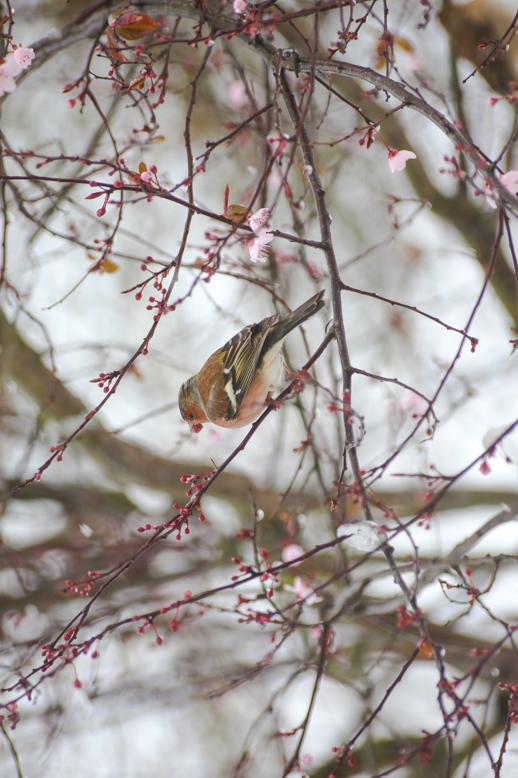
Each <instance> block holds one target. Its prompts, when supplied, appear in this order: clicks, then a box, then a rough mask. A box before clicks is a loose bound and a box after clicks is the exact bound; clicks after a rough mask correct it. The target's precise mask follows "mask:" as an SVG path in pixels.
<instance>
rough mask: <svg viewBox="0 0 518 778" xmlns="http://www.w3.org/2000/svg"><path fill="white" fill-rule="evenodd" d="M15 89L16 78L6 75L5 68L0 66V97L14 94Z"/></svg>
mask: <svg viewBox="0 0 518 778" xmlns="http://www.w3.org/2000/svg"><path fill="white" fill-rule="evenodd" d="M15 89H16V83H15V81H14V77H13V76H10V75H9V74H8V73H5V72H4V70H3V66H2V65H0V97H2V96H3V95H5V94H7V93H8V92H14V90H15Z"/></svg>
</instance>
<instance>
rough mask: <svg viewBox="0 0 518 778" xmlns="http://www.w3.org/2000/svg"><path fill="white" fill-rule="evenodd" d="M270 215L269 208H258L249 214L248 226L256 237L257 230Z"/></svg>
mask: <svg viewBox="0 0 518 778" xmlns="http://www.w3.org/2000/svg"><path fill="white" fill-rule="evenodd" d="M271 214H272V212H271V211H270V209H269V208H259V210H258V211H256V212H255V213H251V214H250V216H249V217H248V224H249V225H250V227H251V228H252V229H253V231H254V232H255V233H256V235H258V234H259V230H260V229H261V228H262V227H264V225H265V224H266V222H267V221H268V219H269V218H270V216H271Z"/></svg>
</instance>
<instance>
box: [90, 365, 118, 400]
mask: <svg viewBox="0 0 518 778" xmlns="http://www.w3.org/2000/svg"><path fill="white" fill-rule="evenodd" d="M119 375H120V370H112V371H111V373H99V375H98V376H97V378H91V379H90V383H91V384H97V386H98V387H99V389H102V390H103V392H104V394H108V392H110V391H111V388H112V383H113V382H114V381H115V379H116V378H118V377H119Z"/></svg>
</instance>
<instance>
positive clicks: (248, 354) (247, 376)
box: [207, 316, 278, 421]
mask: <svg viewBox="0 0 518 778" xmlns="http://www.w3.org/2000/svg"><path fill="white" fill-rule="evenodd" d="M277 320H278V317H277V316H269V317H268V318H266V319H263V321H260V322H258V323H257V324H251V325H249V326H248V327H245V328H244V329H242V330H241V331H240V332H238V333H237V335H234V337H233V338H231V339H230V340H229V341H228V343H226V344H225V345H224V346H223V347H222V348H221V349H219V350H218V351H217V352H216V353H215V354H214V355H213V357H216V355H218V358H219V359H222V365H223V376H222V382H223V384H221V383H220V382H214V383H213V384H212V385H211V389H210V392H209V397H208V402H207V411H208V415H209V418H212V419H217V418H220V419H226V420H228V421H230V420H232V419H235V418H236V416H237V415H238V413H239V408H240V406H241V403H242V402H243V399H244V398H245V397H246V394H247V392H248V390H249V389H250V386H251V385H252V382H253V380H254V376H255V374H256V371H257V368H258V366H259V362H260V360H261V357H262V356H263V345H264V341H265V338H266V336H267V335H268V333H269V331H270V329H271V327H272V326H273V325H274V324H275V323H276V322H277ZM211 359H212V358H211ZM209 361H210V360H209ZM222 390H223V391H222Z"/></svg>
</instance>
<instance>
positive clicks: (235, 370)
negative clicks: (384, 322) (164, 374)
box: [178, 291, 324, 427]
mask: <svg viewBox="0 0 518 778" xmlns="http://www.w3.org/2000/svg"><path fill="white" fill-rule="evenodd" d="M323 296H324V292H323V291H322V292H318V293H317V294H315V295H313V297H311V298H310V299H309V300H306V302H305V303H303V304H302V305H301V306H300V307H299V308H297V309H296V310H295V311H292V313H289V314H287V315H286V316H278V315H276V316H268V317H267V318H265V319H262V321H259V322H257V323H256V324H249V325H248V326H247V327H244V328H243V329H242V330H241V331H240V332H238V333H237V334H236V335H234V337H233V338H231V339H230V340H229V341H228V342H227V343H225V345H224V346H222V347H221V348H219V349H217V351H215V352H214V353H213V354H211V356H210V357H209V358H208V359H207V361H206V362H205V364H204V365H203V366H202V367H201V369H200V370H199V371H198V373H196V375H194V376H192V377H191V378H189V380H188V381H186V382H185V383H184V384H183V385H182V387H181V389H180V394H179V398H178V399H179V406H180V413H181V414H182V417H183V419H184V420H185V421H187V422H188V423H189V424H190V426H191V427H195V426H196V425H199V424H203V423H204V422H207V421H211V422H212V423H213V424H218V425H219V426H221V427H241V426H244V425H245V424H250V423H251V422H252V421H254V419H256V418H257V416H259V414H260V413H261V412H262V410H263V409H264V407H265V404H266V401H267V398H268V395H269V394H270V393H271V392H273V391H275V389H276V388H277V386H278V384H279V381H280V378H281V375H282V342H283V340H284V338H285V337H286V335H288V333H290V332H291V330H293V329H294V328H295V327H298V326H299V325H300V324H302V323H303V322H304V321H306V319H308V318H309V317H310V316H313V314H315V313H316V312H317V311H319V310H320V309H321V308H322V306H323V305H324V301H323V299H322V298H323Z"/></svg>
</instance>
